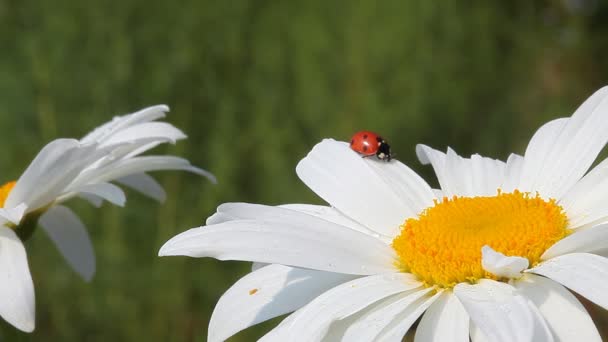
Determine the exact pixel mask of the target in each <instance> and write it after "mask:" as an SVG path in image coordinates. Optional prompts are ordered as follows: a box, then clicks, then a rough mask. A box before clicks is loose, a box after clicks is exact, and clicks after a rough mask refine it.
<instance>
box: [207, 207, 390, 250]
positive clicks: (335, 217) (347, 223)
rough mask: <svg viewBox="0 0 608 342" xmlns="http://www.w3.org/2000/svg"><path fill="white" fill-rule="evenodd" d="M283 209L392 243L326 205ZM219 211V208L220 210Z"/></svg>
mask: <svg viewBox="0 0 608 342" xmlns="http://www.w3.org/2000/svg"><path fill="white" fill-rule="evenodd" d="M279 207H281V208H286V209H291V210H295V211H299V212H301V213H305V214H308V215H312V216H316V217H318V218H320V219H323V220H326V221H329V222H333V223H336V224H339V225H341V226H344V227H348V228H350V229H353V230H356V231H358V232H361V233H364V234H368V235H371V236H374V237H377V238H379V239H383V238H385V239H383V240H386V241H385V242H387V243H388V242H390V241H392V240H391V239H390V238H386V237H384V236H382V235H380V234H378V233H376V232H374V231H372V230H370V229H369V228H367V227H365V226H363V225H361V224H360V223H358V222H355V221H353V220H352V219H351V218H350V217H348V216H346V215H344V214H342V213H341V212H339V211H338V210H337V209H336V208H332V207H328V206H325V205H313V204H284V205H280V206H279ZM218 209H219V208H218Z"/></svg>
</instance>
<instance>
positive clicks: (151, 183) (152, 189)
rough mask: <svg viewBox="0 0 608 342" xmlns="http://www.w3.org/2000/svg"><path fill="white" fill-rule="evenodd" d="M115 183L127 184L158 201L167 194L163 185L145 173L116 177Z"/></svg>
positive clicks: (162, 200)
mask: <svg viewBox="0 0 608 342" xmlns="http://www.w3.org/2000/svg"><path fill="white" fill-rule="evenodd" d="M115 181H116V183H119V184H122V185H125V186H128V187H129V188H131V189H133V190H135V191H139V192H140V193H142V194H144V195H146V196H148V197H150V198H153V199H155V200H157V201H159V202H161V203H162V202H164V201H165V199H166V198H167V194H166V193H165V190H164V189H163V187H162V186H161V185H160V184H159V183H158V182H157V181H156V179H154V178H153V177H152V176H150V175H148V174H145V173H136V174H131V175H127V176H124V177H121V178H117V179H116V180H115Z"/></svg>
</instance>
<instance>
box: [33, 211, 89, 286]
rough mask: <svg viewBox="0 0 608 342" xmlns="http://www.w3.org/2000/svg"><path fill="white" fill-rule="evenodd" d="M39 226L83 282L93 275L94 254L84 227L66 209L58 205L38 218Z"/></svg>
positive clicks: (74, 215)
mask: <svg viewBox="0 0 608 342" xmlns="http://www.w3.org/2000/svg"><path fill="white" fill-rule="evenodd" d="M39 223H40V226H42V228H43V229H44V231H45V232H46V233H47V234H48V236H49V238H51V241H53V243H54V244H55V246H57V249H58V250H59V252H60V253H61V255H63V257H64V258H65V260H66V261H67V262H68V264H69V265H70V266H71V267H72V268H73V269H74V271H76V273H78V274H79V275H80V276H81V277H82V278H83V279H84V280H85V281H87V282H88V281H90V280H91V279H92V278H93V275H94V274H95V252H94V251H93V244H92V243H91V239H90V238H89V233H88V232H87V229H86V227H85V226H84V224H82V222H81V221H80V219H79V218H78V216H76V214H74V212H73V211H72V210H70V209H69V208H67V207H64V206H61V205H58V206H54V207H52V208H51V209H49V210H48V211H47V212H46V213H44V214H43V215H42V216H41V217H40V221H39Z"/></svg>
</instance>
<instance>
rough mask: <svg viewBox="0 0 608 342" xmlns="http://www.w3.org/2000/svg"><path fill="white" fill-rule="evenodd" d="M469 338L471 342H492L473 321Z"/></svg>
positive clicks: (470, 324) (470, 322)
mask: <svg viewBox="0 0 608 342" xmlns="http://www.w3.org/2000/svg"><path fill="white" fill-rule="evenodd" d="M469 336H470V337H471V342H491V341H490V340H489V339H488V338H487V337H486V335H484V334H483V331H481V329H479V328H478V327H477V326H476V325H475V322H473V321H471V320H470V321H469Z"/></svg>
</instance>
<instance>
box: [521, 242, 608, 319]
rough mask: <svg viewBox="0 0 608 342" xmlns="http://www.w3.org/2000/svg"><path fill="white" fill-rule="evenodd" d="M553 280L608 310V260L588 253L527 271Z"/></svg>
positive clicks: (560, 259)
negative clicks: (607, 280)
mask: <svg viewBox="0 0 608 342" xmlns="http://www.w3.org/2000/svg"><path fill="white" fill-rule="evenodd" d="M526 272H532V273H536V274H540V275H543V276H545V277H547V278H551V279H553V280H555V281H557V282H558V283H560V284H562V285H564V286H566V287H567V288H569V289H570V290H572V291H574V292H577V293H578V294H580V295H581V296H583V297H585V298H587V299H589V300H590V301H592V302H594V303H595V304H597V305H599V306H601V307H603V308H604V309H608V291H606V279H608V259H607V258H604V257H601V256H599V255H594V254H588V253H572V254H566V255H560V256H558V257H555V258H553V259H551V260H547V261H545V262H543V263H541V264H539V265H538V266H536V267H534V268H532V269H529V270H527V271H526Z"/></svg>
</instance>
